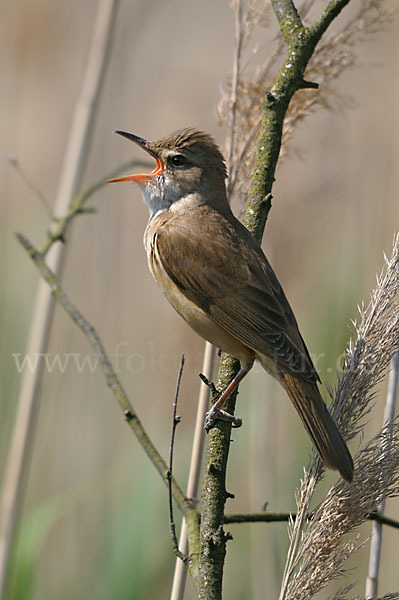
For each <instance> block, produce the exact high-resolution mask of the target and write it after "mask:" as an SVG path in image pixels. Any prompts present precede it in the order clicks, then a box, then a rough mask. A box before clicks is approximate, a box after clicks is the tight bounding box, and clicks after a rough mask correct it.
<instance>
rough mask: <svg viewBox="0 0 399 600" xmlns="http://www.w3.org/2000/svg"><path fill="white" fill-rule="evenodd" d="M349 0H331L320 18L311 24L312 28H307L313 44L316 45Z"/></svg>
mask: <svg viewBox="0 0 399 600" xmlns="http://www.w3.org/2000/svg"><path fill="white" fill-rule="evenodd" d="M349 2H350V0H331V2H329V3H328V5H327V6H326V8H325V9H324V11H323V12H322V14H321V15H320V17H319V18H318V19H317V20H316V21H315V22H314V23H313V25H312V27H309V32H310V33H311V35H312V37H313V39H314V41H315V43H317V42H318V41H319V40H320V38H321V36H322V35H323V33H325V32H326V31H327V29H328V27H329V25H330V24H331V23H332V22H333V21H334V19H335V18H336V17H338V15H339V13H340V12H341V11H342V9H343V8H345V6H347V5H348V4H349Z"/></svg>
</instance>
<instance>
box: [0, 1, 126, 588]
mask: <svg viewBox="0 0 399 600" xmlns="http://www.w3.org/2000/svg"><path fill="white" fill-rule="evenodd" d="M118 6H119V0H101V1H100V2H99V5H98V9H97V16H96V20H95V25H94V30H93V36H92V41H91V47H90V53H89V57H88V61H87V66H86V71H85V74H84V78H83V84H82V89H81V92H80V96H79V98H78V101H77V103H76V107H75V112H74V115H73V119H72V124H71V128H70V134H69V140H68V145H67V150H66V153H65V158H64V163H63V167H62V172H61V177H60V182H59V187H58V192H57V195H56V200H55V204H54V209H53V216H54V218H57V217H64V215H65V214H66V213H67V212H68V208H69V205H70V203H71V201H72V199H73V198H74V197H75V196H76V194H77V192H78V190H79V188H80V185H81V181H82V176H83V173H84V169H85V166H86V163H87V158H88V154H89V149H90V143H91V140H92V132H93V125H94V121H95V116H96V108H97V104H98V99H99V96H100V93H101V89H102V84H103V81H104V76H105V73H106V67H107V64H108V59H109V55H110V50H111V39H112V33H113V30H114V24H115V18H116V13H117V9H118ZM64 256H65V246H64V245H63V244H62V242H61V240H58V241H57V242H55V243H54V244H53V246H52V248H51V250H50V251H49V254H48V257H47V261H48V265H49V267H50V268H51V270H53V271H54V273H56V274H57V276H60V275H61V271H62V265H63V260H64ZM53 314H54V299H53V297H52V294H51V289H50V288H49V287H48V285H47V283H46V282H45V281H43V280H42V279H40V280H39V283H38V288H37V293H36V299H35V304H34V308H33V313H32V325H31V331H30V335H29V342H28V347H27V354H28V355H30V356H32V355H34V354H35V353H38V354H41V353H44V352H46V351H47V345H48V340H49V336H50V331H51V325H52V321H53ZM42 377H43V362H40V363H39V364H38V366H37V368H36V369H34V370H33V371H32V372H31V371H30V370H25V371H24V375H23V379H22V383H21V391H20V395H19V399H18V406H17V412H16V416H15V425H14V431H13V435H12V440H11V445H10V450H9V456H8V461H7V464H6V468H5V474H4V478H3V482H2V491H1V498H0V598H4V593H5V585H6V580H7V575H8V566H9V561H10V552H11V549H12V544H13V541H14V539H15V533H16V524H17V521H18V517H19V514H20V510H21V505H22V501H23V496H24V490H25V487H26V481H27V477H28V472H29V463H30V456H31V453H32V448H33V443H34V438H35V428H36V421H37V415H38V411H39V400H40V395H39V391H40V384H41V381H42Z"/></svg>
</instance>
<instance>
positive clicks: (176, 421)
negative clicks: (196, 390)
mask: <svg viewBox="0 0 399 600" xmlns="http://www.w3.org/2000/svg"><path fill="white" fill-rule="evenodd" d="M183 367H184V354H182V356H181V361H180V368H179V374H178V376H177V383H176V393H175V399H174V402H173V423H172V434H171V439H170V450H169V469H168V472H167V474H166V477H167V480H168V493H169V525H170V534H171V538H172V545H173V551H174V553H175V554H176V556H177V557H178V558H179V559H180V560H182V561H183V562H184V563H186V562H187V556H185V555H184V554H183V552H180V550H179V544H178V543H177V537H176V526H175V521H174V518H173V497H172V496H173V494H172V480H173V450H174V446H175V434H176V427H177V425H178V424H179V423H180V417H178V416H177V401H178V399H179V391H180V381H181V377H182V374H183Z"/></svg>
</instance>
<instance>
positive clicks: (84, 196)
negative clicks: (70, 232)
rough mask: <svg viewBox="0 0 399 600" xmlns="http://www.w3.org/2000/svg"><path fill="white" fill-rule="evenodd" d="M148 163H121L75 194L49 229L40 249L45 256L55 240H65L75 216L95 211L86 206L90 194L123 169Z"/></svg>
mask: <svg viewBox="0 0 399 600" xmlns="http://www.w3.org/2000/svg"><path fill="white" fill-rule="evenodd" d="M148 165H149V163H148V162H147V161H143V160H130V161H128V162H126V163H124V164H122V165H119V166H118V167H115V169H113V170H112V171H110V172H109V173H108V175H107V176H106V177H102V178H101V179H98V180H97V181H95V182H94V183H92V184H91V185H90V186H89V187H87V188H86V189H85V190H84V191H83V192H81V193H80V194H77V195H76V196H74V198H73V199H72V201H71V203H70V205H69V206H68V210H67V211H66V213H65V215H64V216H62V217H58V218H56V219H55V221H54V224H53V226H52V228H51V231H48V233H47V239H46V241H45V242H44V244H43V245H42V247H41V249H40V254H42V255H43V257H44V256H46V254H47V252H48V251H49V250H50V248H51V247H52V246H53V244H54V243H55V242H57V241H61V242H64V241H65V237H66V232H67V229H68V226H69V224H70V223H71V221H72V219H73V218H74V217H76V216H78V215H82V214H87V213H92V212H94V209H93V208H92V207H90V208H86V207H85V204H86V201H87V200H88V199H89V198H90V196H92V195H93V194H94V193H95V192H97V191H98V190H99V189H101V188H102V187H103V186H104V185H106V180H107V179H113V178H114V177H116V176H117V175H119V173H121V172H122V171H126V170H127V169H131V168H133V167H147V166H148Z"/></svg>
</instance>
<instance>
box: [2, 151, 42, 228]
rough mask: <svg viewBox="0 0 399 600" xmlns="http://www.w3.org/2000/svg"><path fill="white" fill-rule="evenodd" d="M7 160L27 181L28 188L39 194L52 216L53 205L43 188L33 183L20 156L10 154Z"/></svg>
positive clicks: (36, 194)
mask: <svg viewBox="0 0 399 600" xmlns="http://www.w3.org/2000/svg"><path fill="white" fill-rule="evenodd" d="M7 161H8V162H9V163H10V165H12V166H13V167H14V169H15V170H16V172H17V173H18V175H19V176H20V177H21V178H22V179H23V180H24V182H25V183H26V185H27V186H28V188H29V189H30V190H31V191H32V192H33V193H34V194H35V196H37V197H38V198H39V200H40V202H41V203H42V204H43V206H44V208H45V209H46V211H47V213H48V215H49V217H51V216H52V212H51V206H50V204H49V202H48V200H47V198H46V196H45V195H44V194H43V192H42V190H41V189H40V188H39V187H38V186H37V185H36V184H35V183H33V181H32V179H31V178H30V177H29V175H28V174H27V173H26V171H25V169H23V168H22V166H21V165H20V162H19V160H18V157H17V156H15V155H11V154H10V155H8V156H7Z"/></svg>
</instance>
